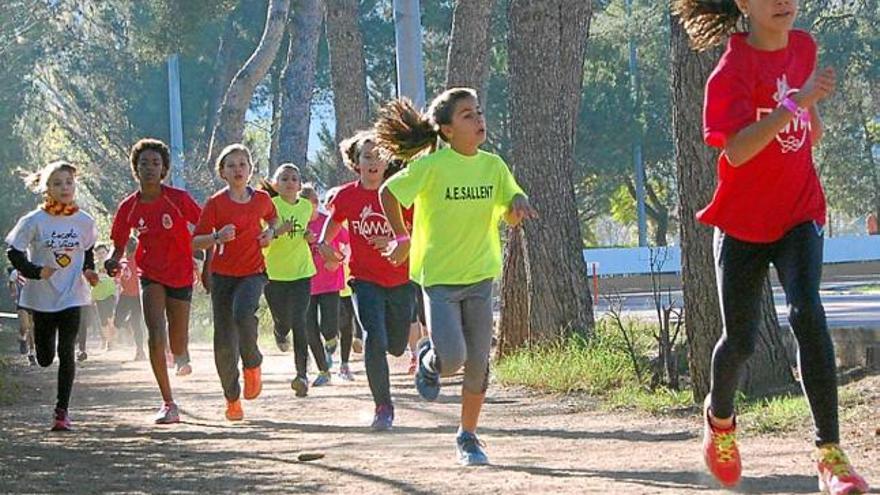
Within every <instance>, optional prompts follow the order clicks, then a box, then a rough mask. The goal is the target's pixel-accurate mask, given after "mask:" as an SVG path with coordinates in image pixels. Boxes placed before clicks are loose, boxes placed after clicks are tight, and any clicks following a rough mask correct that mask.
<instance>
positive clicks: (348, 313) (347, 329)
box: [339, 296, 360, 363]
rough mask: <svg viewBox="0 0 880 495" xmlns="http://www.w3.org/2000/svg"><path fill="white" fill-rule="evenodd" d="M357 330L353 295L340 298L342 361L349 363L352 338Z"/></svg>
mask: <svg viewBox="0 0 880 495" xmlns="http://www.w3.org/2000/svg"><path fill="white" fill-rule="evenodd" d="M354 330H355V324H354V305H353V304H352V302H351V296H345V297H340V298H339V345H340V351H339V352H340V353H341V357H342V362H343V363H347V362H348V359H349V358H350V357H351V339H352V334H353V333H354ZM358 337H360V335H358Z"/></svg>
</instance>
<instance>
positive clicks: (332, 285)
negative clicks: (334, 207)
mask: <svg viewBox="0 0 880 495" xmlns="http://www.w3.org/2000/svg"><path fill="white" fill-rule="evenodd" d="M326 221H327V215H325V214H323V213H318V217H317V218H315V219H314V220H312V221H310V222H309V231H310V232H312V233H313V234H315V237H316V238H317V237H320V236H321V230H323V229H324V223H325V222H326ZM330 244H331V245H333V247H334V248H336V249H337V250H339V251H342V250H343V247H342V246H343V245H345V246H348V244H349V239H348V231H347V230H345V229H340V230H339V233H338V234H336V237H334V238H333V240H332V241H330ZM316 246H317V244H312V245H311V246H310V247H311V249H312V260H313V261H314V262H315V269H316V270H318V272H317V273H315V275H314V276H313V277H312V295H313V296H317V295H318V294H327V293H329V292H339V291H341V290H342V288H343V287H345V273H344V270H343V269H342V265H341V264H340V265H339V268H337V269H336V270H333V271H330V270H328V269H327V268H325V267H324V258H322V257H321V255H320V254H318V249H317V247H316ZM345 249H348V248H347V247H346V248H345Z"/></svg>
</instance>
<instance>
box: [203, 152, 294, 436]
mask: <svg viewBox="0 0 880 495" xmlns="http://www.w3.org/2000/svg"><path fill="white" fill-rule="evenodd" d="M253 171H254V167H253V160H252V159H251V152H250V150H248V149H247V147H245V146H244V145H242V144H231V145H229V146H227V147H226V148H224V149H223V151H221V152H220V155H219V156H218V157H217V173H218V174H219V175H220V178H222V179H223V180H224V181H226V184H227V187H224V188H223V189H221V190H220V191H218V192H217V193H215V194H214V195H213V196H211V198H210V199H208V201H207V203H205V208H204V210H203V211H202V216H201V218H199V223H198V225H197V226H196V230H195V233H194V234H195V237H194V238H193V245H194V247H195V248H196V249H205V248H209V247H213V248H214V256H213V258H212V261H211V263H210V265H211V267H210V269H211V282H210V285H211V287H210V291H211V307H212V308H213V313H214V363H215V364H216V366H217V374H218V375H219V376H220V383H221V385H222V386H223V395H224V396H225V397H226V419H228V420H229V421H240V420H241V419H243V418H244V412H243V411H242V409H241V400H239V398H240V396H241V395H242V390H241V386H240V384H239V381H238V376H239V373H238V362H239V358H241V363H242V367H243V368H244V371H243V374H244V398H245V400H251V399H256V398H257V396H259V395H260V392H261V391H262V389H263V385H262V377H261V373H260V365H261V364H262V362H263V355H262V354H260V349H259V347H258V346H257V337H258V328H257V323H258V322H257V316H256V312H257V308H258V307H259V303H260V294H262V292H263V287H264V286H265V285H266V282H267V278H266V263H265V260H264V258H263V252H262V248H264V247H267V246H269V243H270V242H271V241H272V240H273V239H274V238H275V237H276V235H282V234H286V233H287V231H289V230H290V225H287V226H286V229H278V228H277V227H278V223H279V222H278V213H277V211H276V210H275V204H274V203H272V198H270V197H269V194H267V193H266V192H265V191H258V190H256V189H254V188H253V187H251V186H249V185H248V183H249V182H250V180H251V175H252V174H253ZM261 222H265V223H266V224H268V227H267V228H265V229H263V227H262V223H261ZM276 229H277V230H276ZM186 270H187V273H192V258H190V259H188V260H187V269H186Z"/></svg>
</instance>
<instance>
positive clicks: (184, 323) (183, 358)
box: [165, 288, 192, 376]
mask: <svg viewBox="0 0 880 495" xmlns="http://www.w3.org/2000/svg"><path fill="white" fill-rule="evenodd" d="M191 298H192V288H189V289H174V290H173V291H169V292H167V293H166V299H165V315H166V316H167V317H168V341H169V347H170V348H171V353H172V354H174V356H175V361H177V363H178V368H177V374H178V376H181V375H188V374H190V373H192V368H190V367H189V313H190V307H191V303H190V300H191Z"/></svg>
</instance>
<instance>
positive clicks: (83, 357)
mask: <svg viewBox="0 0 880 495" xmlns="http://www.w3.org/2000/svg"><path fill="white" fill-rule="evenodd" d="M88 358H89V355H88V354H86V351H79V352H77V353H76V360H77V361H79V362H83V361H85V360H86V359H88Z"/></svg>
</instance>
